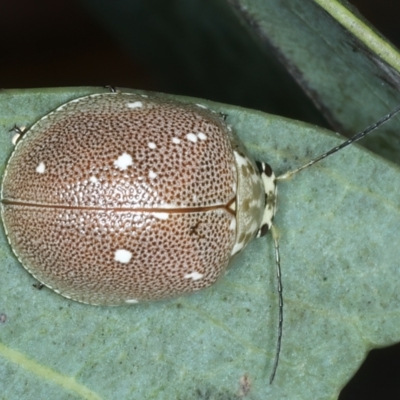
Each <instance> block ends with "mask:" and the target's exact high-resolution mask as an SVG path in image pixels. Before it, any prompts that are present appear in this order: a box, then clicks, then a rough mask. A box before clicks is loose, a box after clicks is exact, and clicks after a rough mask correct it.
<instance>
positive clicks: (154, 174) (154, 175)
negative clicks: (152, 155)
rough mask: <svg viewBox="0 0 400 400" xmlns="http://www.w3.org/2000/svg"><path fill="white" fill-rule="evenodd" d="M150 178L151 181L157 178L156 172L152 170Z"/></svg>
mask: <svg viewBox="0 0 400 400" xmlns="http://www.w3.org/2000/svg"><path fill="white" fill-rule="evenodd" d="M149 178H150V179H154V178H157V174H156V173H155V172H154V171H151V170H150V172H149Z"/></svg>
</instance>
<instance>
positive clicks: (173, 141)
mask: <svg viewBox="0 0 400 400" xmlns="http://www.w3.org/2000/svg"><path fill="white" fill-rule="evenodd" d="M180 142H181V139H179V138H177V137H173V138H172V143H175V144H179V143H180Z"/></svg>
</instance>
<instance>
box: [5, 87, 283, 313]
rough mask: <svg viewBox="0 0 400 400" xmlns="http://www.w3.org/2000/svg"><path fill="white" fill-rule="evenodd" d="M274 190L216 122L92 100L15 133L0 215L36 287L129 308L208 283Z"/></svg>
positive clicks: (195, 111) (115, 99)
mask: <svg viewBox="0 0 400 400" xmlns="http://www.w3.org/2000/svg"><path fill="white" fill-rule="evenodd" d="M260 168H261V172H260ZM275 190H276V185H275V177H274V175H273V173H272V171H271V169H270V168H268V167H267V166H266V165H265V164H262V165H261V167H257V165H256V163H255V162H254V161H253V159H252V158H251V157H250V156H249V155H248V153H247V151H246V150H245V148H244V146H243V145H242V144H241V143H240V141H239V140H238V139H237V137H236V136H235V134H234V133H233V131H232V128H231V127H230V126H228V125H227V124H226V123H225V121H224V117H223V116H222V115H220V114H218V113H215V112H212V111H210V110H208V109H207V108H206V107H204V106H202V105H194V104H185V103H181V102H177V101H172V100H165V98H160V97H157V96H154V97H153V96H150V97H149V96H147V95H138V94H131V93H102V94H95V95H90V96H86V97H82V98H79V99H76V100H73V101H70V102H68V103H66V104H64V105H62V106H61V107H59V108H58V109H56V110H55V111H53V112H51V113H49V114H48V115H46V116H44V117H43V118H42V119H40V120H39V121H38V122H37V123H36V124H34V125H33V126H32V127H31V128H30V129H29V130H28V131H27V132H26V133H24V135H23V137H22V139H21V140H19V141H18V143H17V145H16V148H15V151H14V153H13V154H12V156H11V158H10V160H9V162H8V165H7V168H6V172H5V175H4V179H3V183H2V189H1V199H2V218H3V222H4V227H5V230H6V233H7V237H8V240H9V242H10V244H11V247H12V249H13V251H14V253H15V254H16V256H17V257H18V259H19V260H20V262H21V263H22V265H23V266H24V267H25V268H26V269H27V270H28V271H29V272H30V273H31V274H32V275H33V276H34V277H35V278H36V279H38V280H39V281H40V282H41V283H43V284H44V285H46V286H47V287H49V288H51V289H53V290H54V291H55V292H57V293H59V294H61V295H63V296H65V297H68V298H71V299H73V300H77V301H80V302H83V303H89V304H95V305H118V304H127V303H128V304H129V303H137V302H141V301H148V300H157V299H162V298H167V297H172V296H178V295H181V294H184V293H190V292H194V291H197V290H200V289H202V288H205V287H207V286H209V285H211V284H213V283H214V282H215V281H216V280H217V278H218V277H219V276H220V275H221V273H222V272H223V271H224V270H225V269H226V268H227V267H228V265H229V263H230V261H231V260H232V258H233V257H234V256H235V255H236V254H237V253H239V252H240V251H241V250H242V249H244V248H245V247H246V245H247V244H248V243H249V242H250V241H251V240H252V239H253V238H254V237H255V236H256V235H257V234H261V233H266V232H267V231H268V228H269V227H270V226H271V222H272V217H273V213H274V210H275V207H274V203H272V202H275V194H276V193H275ZM268 199H270V200H268Z"/></svg>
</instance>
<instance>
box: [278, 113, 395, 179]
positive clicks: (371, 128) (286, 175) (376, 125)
mask: <svg viewBox="0 0 400 400" xmlns="http://www.w3.org/2000/svg"><path fill="white" fill-rule="evenodd" d="M399 111H400V106H398V107H397V108H395V109H394V110H393V111H391V112H390V113H389V114H387V115H385V116H384V117H382V118H381V119H380V120H379V121H378V122H375V123H374V124H372V125H370V126H369V127H368V128H367V129H365V130H363V131H362V132H359V133H357V134H356V135H354V136H353V137H352V138H350V139H348V140H346V141H345V142H343V143H342V144H340V145H339V146H336V147H334V148H333V149H330V150H329V151H327V152H326V153H324V154H321V155H320V156H319V157H317V158H314V159H313V160H311V161H309V162H308V163H307V164H304V165H302V166H301V167H299V168H296V169H294V170H292V171H288V172H285V173H284V174H282V175H280V176H278V177H277V178H276V179H279V180H283V179H288V178H291V177H292V176H293V175H294V174H297V173H298V172H300V171H302V170H303V169H305V168H308V167H311V165H314V164H315V163H317V162H318V161H321V160H323V159H324V158H326V157H328V156H330V155H331V154H333V153H336V152H337V151H339V150H341V149H343V148H344V147H347V146H348V145H349V144H352V143H354V142H356V141H357V140H360V139H362V138H363V137H365V136H366V135H368V133H370V132H372V131H374V130H375V129H377V128H379V127H380V126H381V125H383V124H384V123H385V122H387V121H389V119H391V118H392V117H393V116H395V115H396V114H397V113H398V112H399Z"/></svg>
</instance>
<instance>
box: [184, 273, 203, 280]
mask: <svg viewBox="0 0 400 400" xmlns="http://www.w3.org/2000/svg"><path fill="white" fill-rule="evenodd" d="M203 276H204V274H201V273H200V272H196V271H194V272H191V273H190V274H186V275H185V278H186V279H192V280H193V281H198V280H199V279H201V278H202V277H203Z"/></svg>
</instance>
